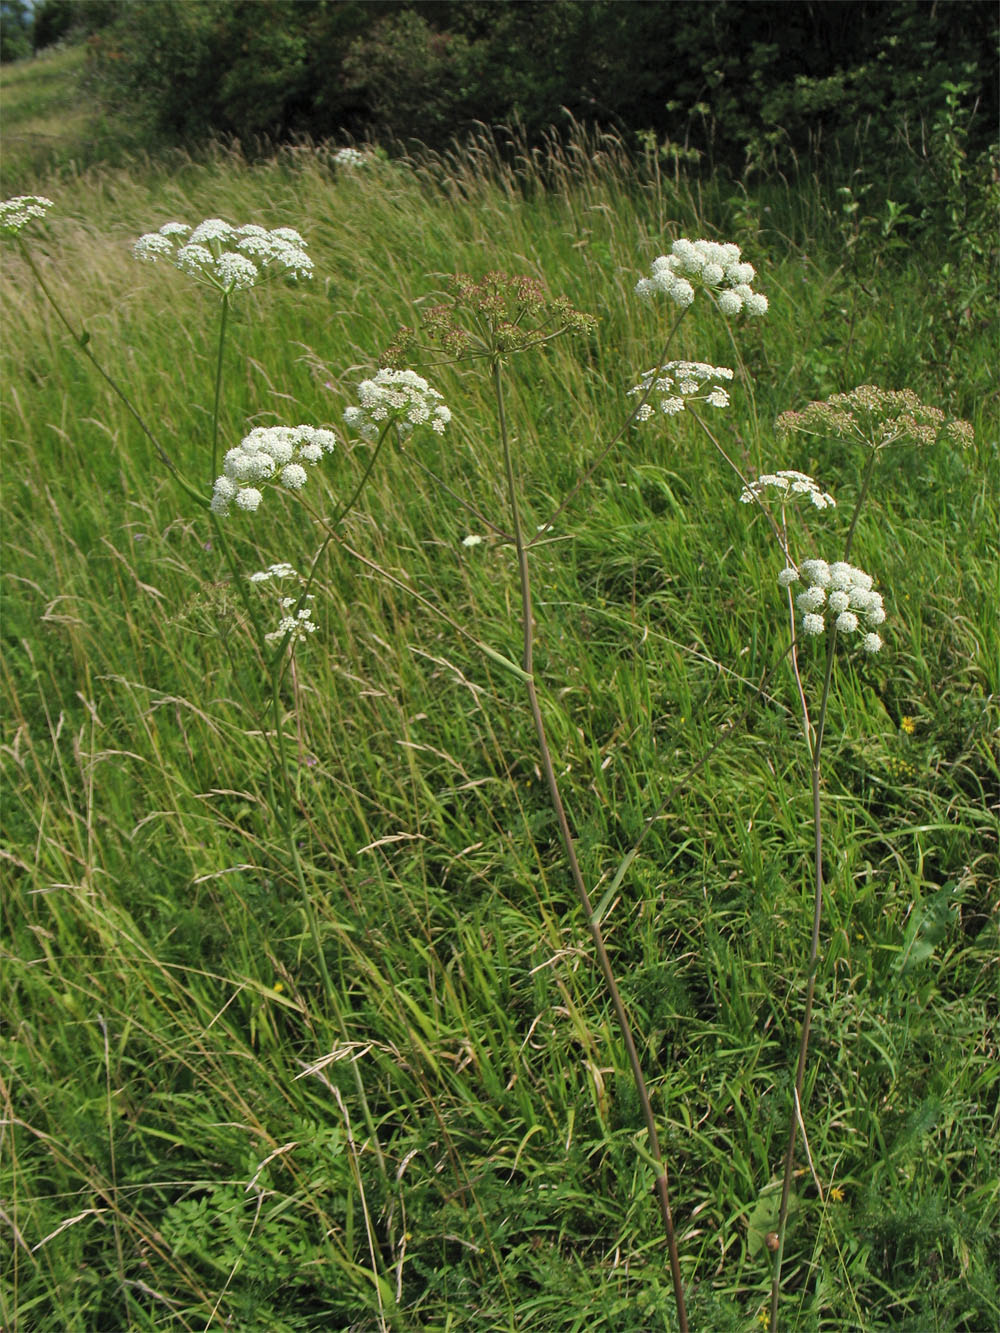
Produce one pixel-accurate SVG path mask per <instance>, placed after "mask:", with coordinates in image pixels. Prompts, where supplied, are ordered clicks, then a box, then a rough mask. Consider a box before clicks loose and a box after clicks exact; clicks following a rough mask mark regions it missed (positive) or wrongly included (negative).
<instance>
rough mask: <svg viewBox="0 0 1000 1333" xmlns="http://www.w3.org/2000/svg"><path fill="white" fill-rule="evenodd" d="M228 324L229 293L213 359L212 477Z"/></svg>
mask: <svg viewBox="0 0 1000 1333" xmlns="http://www.w3.org/2000/svg"><path fill="white" fill-rule="evenodd" d="M228 322H229V293H228V292H223V293H222V314H221V315H220V316H219V350H218V353H217V355H216V359H215V396H214V398H213V400H212V477H211V478H210V480H214V479H215V478H216V477H217V476H218V475H219V403H220V400H221V395H222V355H223V352H224V350H225V346H226V325H227V323H228Z"/></svg>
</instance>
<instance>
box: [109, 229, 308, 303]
mask: <svg viewBox="0 0 1000 1333" xmlns="http://www.w3.org/2000/svg"><path fill="white" fill-rule="evenodd" d="M132 253H133V254H134V255H135V257H136V259H141V260H143V262H144V263H147V264H155V263H158V262H159V261H160V260H161V259H162V260H165V261H166V262H167V263H169V264H172V265H173V266H174V267H175V268H179V269H180V270H181V271H182V272H183V273H189V274H190V275H191V276H192V277H194V278H197V279H198V280H199V281H200V282H204V283H205V284H207V285H208V286H209V287H213V288H215V290H216V291H219V292H224V293H227V294H228V293H229V292H238V291H245V290H246V289H247V288H248V287H255V286H256V285H257V284H258V283H260V282H262V281H264V280H265V279H266V278H270V277H275V276H277V275H279V274H282V273H283V274H285V276H286V277H289V278H293V279H294V278H311V277H312V272H313V262H312V260H311V259H310V258H309V256H308V255H307V254H306V243H305V241H304V240H303V239H302V237H301V236H300V235H299V233H298V232H297V231H295V230H294V228H292V227H276V228H275V229H274V230H273V231H268V230H267V228H266V227H258V226H257V225H256V224H255V223H253V222H248V223H246V224H245V225H244V226H242V227H233V226H231V225H230V224H229V223H228V222H224V221H223V220H222V218H207V219H206V220H205V221H204V222H200V223H199V224H198V226H197V227H195V228H194V230H193V231H192V229H191V228H190V226H189V225H188V224H187V223H186V222H166V223H164V225H163V226H162V227H161V228H160V230H159V231H152V232H147V233H146V234H145V235H144V236H140V237H139V239H138V240H137V241H136V243H135V245H133V247H132Z"/></svg>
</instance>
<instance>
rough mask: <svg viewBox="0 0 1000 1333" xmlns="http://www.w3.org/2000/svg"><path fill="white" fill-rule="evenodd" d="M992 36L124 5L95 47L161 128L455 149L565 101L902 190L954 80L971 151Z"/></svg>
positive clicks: (832, 1) (675, 139) (318, 5)
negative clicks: (482, 125) (466, 133)
mask: <svg viewBox="0 0 1000 1333" xmlns="http://www.w3.org/2000/svg"><path fill="white" fill-rule="evenodd" d="M64 2H65V0H48V3H47V5H46V6H45V7H44V9H43V10H42V11H41V12H42V14H43V15H44V14H46V13H48V12H49V11H55V10H57V9H60V6H62V5H63V4H64ZM96 2H97V0H88V3H96ZM107 2H110V0H107ZM71 8H73V9H77V8H83V6H72V7H71ZM997 37H998V23H997V14H996V9H995V7H994V6H993V5H992V4H989V3H985V2H984V0H953V2H952V3H950V4H949V5H947V6H940V5H934V6H929V5H927V4H923V3H919V2H917V0H900V2H899V3H881V2H876V0H851V2H850V3H843V2H842V0H826V2H822V0H808V2H806V3H800V4H795V5H789V4H787V3H775V2H774V0H770V2H767V3H763V2H758V0H745V2H744V0H740V2H737V0H714V3H710V4H709V3H703V2H702V0H698V2H697V3H683V0H677V2H675V3H660V2H658V0H650V2H649V3H644V4H635V5H624V4H620V3H615V2H614V0H544V2H539V0H522V2H520V3H517V4H512V3H492V2H484V0H463V2H462V3H455V2H453V0H435V2H433V3H419V2H417V3H410V4H405V3H395V2H394V0H388V2H387V3H380V4H378V5H374V4H365V3H359V2H358V0H255V2H254V3H249V2H248V0H158V3H157V4H156V5H155V6H152V7H151V6H149V5H148V4H145V3H142V2H141V0H121V13H120V16H119V18H118V21H117V22H116V23H115V25H114V26H113V27H112V28H111V29H110V30H108V31H106V32H102V33H101V34H100V36H99V38H95V39H94V40H93V43H92V44H93V49H94V55H95V60H94V64H95V69H96V72H97V76H98V86H99V88H100V89H101V90H102V92H103V95H104V96H105V97H106V98H107V99H108V100H109V101H111V102H113V103H115V104H117V105H118V106H120V107H121V106H127V107H128V110H129V115H130V117H133V118H134V117H135V116H136V115H139V116H141V117H142V118H144V119H145V121H146V123H147V124H148V126H149V127H150V129H151V130H153V131H155V132H157V133H159V134H162V135H165V136H168V137H170V138H177V137H180V138H182V139H186V140H188V141H191V140H194V139H197V138H199V137H201V136H204V135H205V134H206V133H209V132H211V131H217V132H223V133H231V134H237V135H240V136H242V137H246V136H252V135H258V136H267V137H269V138H272V139H280V138H283V137H286V136H288V135H291V134H310V135H313V136H316V137H321V138H322V137H336V136H341V135H344V134H347V135H351V136H355V137H364V136H365V135H377V136H379V137H381V138H383V139H396V140H401V141H403V142H407V141H413V140H421V141H423V142H425V143H427V144H429V145H430V146H434V147H442V146H444V145H445V144H447V142H448V141H449V140H450V139H451V138H452V137H453V136H454V135H456V134H461V132H462V131H463V130H464V129H466V128H468V126H469V125H470V123H471V122H472V121H474V120H481V121H486V122H489V123H494V124H495V123H500V122H502V123H510V122H512V121H518V122H519V123H520V124H521V125H522V126H523V128H524V131H525V133H526V135H527V137H528V139H529V141H537V140H538V139H539V138H540V137H541V135H542V134H543V133H545V132H546V131H548V130H549V129H550V127H551V126H552V125H557V126H558V125H560V124H565V113H564V108H565V111H568V112H569V113H570V114H571V115H572V116H573V117H574V118H576V119H577V120H581V121H589V122H595V123H598V124H601V125H603V126H605V127H613V128H616V129H618V130H619V131H621V132H625V133H626V134H632V133H634V132H636V131H650V132H652V134H653V135H655V137H656V139H657V141H665V142H668V143H670V144H673V145H674V146H675V151H676V146H677V145H680V146H681V148H682V149H686V151H687V154H688V156H689V157H694V158H697V160H699V161H701V162H702V163H703V164H704V166H705V167H706V168H707V169H709V170H715V169H718V168H720V167H725V168H727V169H729V170H731V171H734V172H738V173H741V172H744V171H746V170H747V169H751V170H752V169H754V168H761V169H764V168H766V169H773V168H775V167H776V168H778V169H780V170H783V171H786V172H789V171H794V170H795V169H796V167H797V166H798V165H799V164H800V163H801V162H802V161H803V159H806V160H808V163H809V165H810V168H813V167H815V165H816V164H817V163H820V164H823V165H826V166H835V167H837V169H838V170H843V168H844V167H845V166H846V167H848V168H850V167H853V166H857V165H859V163H862V162H863V163H864V166H865V169H866V171H867V173H868V175H869V177H870V178H872V179H874V178H876V177H880V178H882V179H883V180H885V181H886V182H889V183H891V182H893V181H895V180H898V179H900V178H912V176H913V174H914V171H915V170H916V169H917V167H918V165H921V164H925V163H926V162H927V161H928V160H929V159H930V158H931V156H932V151H933V143H932V141H933V136H934V134H935V132H936V130H935V127H936V126H937V125H938V123H939V120H940V117H941V114H942V112H943V111H945V110H946V108H947V106H948V104H949V103H948V99H949V97H953V96H954V94H953V93H950V92H949V91H948V89H949V88H951V89H955V88H958V89H961V90H962V91H961V107H960V109H959V112H958V115H959V119H960V120H962V121H963V124H962V133H963V135H964V144H963V151H965V152H966V153H967V154H968V155H969V156H970V158H971V157H975V156H977V155H978V154H980V153H982V152H983V151H984V150H985V148H986V147H987V146H988V144H989V143H990V142H991V140H992V139H993V137H994V133H995V126H996V121H997V88H996V79H995V66H996V43H997ZM936 188H937V183H936V182H935V189H936Z"/></svg>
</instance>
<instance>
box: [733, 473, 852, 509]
mask: <svg viewBox="0 0 1000 1333" xmlns="http://www.w3.org/2000/svg"><path fill="white" fill-rule="evenodd" d="M766 491H776V492H777V493H778V494H779V495H780V497H781V499H782V500H786V499H790V498H794V497H795V496H796V495H806V496H808V497H809V500H810V502H811V503H812V504H814V505H815V506H816V508H817V509H836V507H837V502H836V500H835V499H834V498H833V496H832V495H830V494H829V492H828V491H821V490H820V488H819V486H817V484H816V483H815V482H814V481H813V479H812V477H807V476H806V474H805V473H804V472H765V473H763V475H762V476H759V477H758V478H757V480H756V481H752V482H750V484H749V485H748V486H744V488H743V494H742V495H741V496H740V501H741V503H742V504H750V503H751V501H753V500H759V499H760V497H761V496H762V495H763V494H764V493H765V492H766Z"/></svg>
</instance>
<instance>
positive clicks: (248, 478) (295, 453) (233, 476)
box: [211, 426, 337, 515]
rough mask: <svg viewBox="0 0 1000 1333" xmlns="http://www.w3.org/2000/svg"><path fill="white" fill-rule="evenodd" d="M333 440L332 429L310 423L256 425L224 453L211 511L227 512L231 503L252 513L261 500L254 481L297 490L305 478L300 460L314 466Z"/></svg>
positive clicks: (334, 438)
mask: <svg viewBox="0 0 1000 1333" xmlns="http://www.w3.org/2000/svg"><path fill="white" fill-rule="evenodd" d="M336 443H337V438H336V436H335V435H334V434H333V432H332V431H329V430H317V429H315V428H314V427H313V426H258V427H257V429H256V430H252V431H251V432H250V434H249V435H247V436H245V437H244V439H243V440H241V442H240V443H239V445H237V447H236V448H235V449H230V450H229V452H228V453H227V454H226V457H225V461H224V463H223V474H222V476H221V477H216V479H215V486H214V487H213V490H212V504H211V508H212V512H213V513H214V514H222V515H225V514H228V513H229V506H230V505H231V504H235V505H236V508H237V509H242V510H245V511H246V512H248V513H252V512H253V511H254V510H255V509H257V508H259V506H260V502H261V500H262V499H263V496H262V494H261V492H260V490H259V489H258V487H257V486H256V485H254V484H253V483H255V482H263V481H278V482H280V484H281V485H282V486H284V487H286V488H287V489H288V490H291V491H298V490H301V489H302V487H303V486H304V485H305V484H306V480H307V473H306V470H305V468H304V467H303V466H302V465H303V463H308V464H310V465H311V466H313V467H314V466H315V465H316V464H317V463H318V462H319V460H320V459H321V458H322V457H323V455H324V454H325V453H327V454H328V453H331V452H332V451H333V449H334V447H335V446H336Z"/></svg>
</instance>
